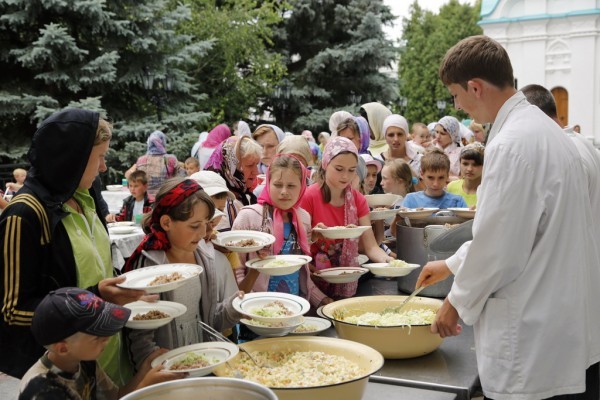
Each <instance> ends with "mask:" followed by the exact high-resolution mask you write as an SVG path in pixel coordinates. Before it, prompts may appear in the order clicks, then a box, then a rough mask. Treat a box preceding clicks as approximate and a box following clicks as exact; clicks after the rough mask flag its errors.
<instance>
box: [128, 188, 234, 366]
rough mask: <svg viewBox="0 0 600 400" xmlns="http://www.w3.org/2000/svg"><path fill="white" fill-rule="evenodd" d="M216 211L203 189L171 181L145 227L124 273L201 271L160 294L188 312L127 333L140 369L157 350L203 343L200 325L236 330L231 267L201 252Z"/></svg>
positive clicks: (131, 352)
mask: <svg viewBox="0 0 600 400" xmlns="http://www.w3.org/2000/svg"><path fill="white" fill-rule="evenodd" d="M214 212H215V206H214V204H213V202H212V201H211V199H210V197H209V196H208V195H207V194H206V193H205V192H204V191H203V190H202V187H201V186H200V185H199V184H198V183H197V182H196V181H195V180H192V179H182V178H175V179H171V180H169V181H167V182H165V184H164V185H163V186H162V187H161V188H160V191H159V192H158V194H157V196H156V202H155V203H154V208H153V210H152V214H150V215H149V216H147V217H146V219H145V220H144V221H143V225H144V228H145V230H146V231H148V230H149V231H150V232H149V233H148V234H147V235H146V237H145V238H144V240H143V241H142V242H141V243H140V245H139V246H138V247H137V249H136V250H135V251H134V252H133V254H132V255H131V257H130V258H129V259H128V260H127V263H126V264H125V266H124V270H125V271H131V270H134V269H139V268H146V267H151V266H155V265H163V264H168V265H171V264H172V266H173V268H174V266H175V265H176V264H196V265H199V266H201V267H202V272H201V273H200V274H199V275H198V276H197V278H194V279H189V281H188V282H187V283H186V284H185V285H183V286H181V287H179V288H177V289H175V290H171V291H168V292H164V293H161V294H160V298H161V300H167V301H173V302H177V303H181V304H183V305H185V306H186V308H187V311H186V312H185V313H184V314H183V315H181V316H179V317H176V318H175V319H174V320H173V321H171V322H170V323H169V324H167V325H165V326H162V327H160V328H158V329H154V330H134V329H132V330H131V331H130V332H129V341H128V343H129V351H130V355H131V357H132V359H133V361H134V363H135V365H136V366H137V367H138V368H139V366H140V363H141V362H142V360H144V359H145V358H146V357H147V356H148V355H149V354H151V353H152V352H154V351H156V350H157V349H158V348H167V349H174V348H177V347H181V346H187V345H190V344H194V343H198V342H201V341H202V340H203V337H202V333H201V331H199V329H198V320H199V319H200V320H202V321H203V322H205V323H206V324H208V325H210V326H212V327H213V328H214V329H216V330H218V331H223V330H226V329H228V328H231V327H233V326H234V325H235V324H236V323H237V322H238V321H239V319H240V318H241V314H239V313H238V312H237V311H235V309H234V308H233V306H232V302H233V300H234V299H235V298H236V297H238V296H241V295H243V293H240V292H239V291H238V288H237V284H236V283H235V278H234V276H233V272H232V270H231V267H226V266H224V265H221V263H223V262H226V261H223V260H226V259H225V258H221V259H220V260H219V265H217V264H216V263H215V260H216V258H215V253H214V252H212V253H210V252H209V251H207V250H206V248H204V247H203V242H204V237H205V236H206V227H207V225H208V223H209V221H210V220H211V218H212V216H213V214H214Z"/></svg>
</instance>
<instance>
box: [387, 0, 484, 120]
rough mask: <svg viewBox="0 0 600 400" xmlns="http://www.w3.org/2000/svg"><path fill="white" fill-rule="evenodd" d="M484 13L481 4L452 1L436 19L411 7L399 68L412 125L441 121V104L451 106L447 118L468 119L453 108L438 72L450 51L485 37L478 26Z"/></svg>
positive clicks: (403, 94)
mask: <svg viewBox="0 0 600 400" xmlns="http://www.w3.org/2000/svg"><path fill="white" fill-rule="evenodd" d="M480 9H481V3H480V1H478V2H477V3H476V4H475V6H471V5H469V4H460V3H459V2H458V1H457V0H450V1H449V2H448V3H447V4H446V5H444V6H443V7H442V8H441V9H440V12H439V14H437V15H436V14H433V13H431V12H430V11H425V10H423V9H422V8H421V7H420V6H419V4H418V3H417V2H416V1H415V2H414V3H413V4H412V5H411V9H410V18H408V19H407V18H405V19H404V21H403V33H402V42H403V43H404V45H403V47H402V49H401V54H400V62H399V65H398V76H399V79H400V93H401V96H404V97H406V98H407V99H408V107H407V110H406V111H405V112H404V114H405V116H406V118H407V119H408V120H409V121H410V122H411V123H412V122H424V123H428V122H431V121H437V120H438V119H439V118H440V112H439V110H438V108H437V106H436V101H437V100H445V101H446V103H447V104H446V109H445V111H444V115H454V116H457V117H458V118H459V119H461V118H465V117H466V115H465V114H464V113H463V112H461V111H457V110H455V109H454V108H453V107H452V106H453V104H452V100H451V98H450V95H449V94H448V90H447V89H446V88H445V87H444V85H443V84H442V82H441V81H440V79H439V76H438V70H439V66H440V63H441V61H442V59H443V57H444V54H446V51H447V50H448V49H449V48H450V47H452V46H453V45H454V44H456V43H457V42H458V41H459V40H461V39H463V38H465V37H467V36H472V35H480V34H482V30H481V28H480V27H479V26H478V25H477V21H478V20H479V10H480Z"/></svg>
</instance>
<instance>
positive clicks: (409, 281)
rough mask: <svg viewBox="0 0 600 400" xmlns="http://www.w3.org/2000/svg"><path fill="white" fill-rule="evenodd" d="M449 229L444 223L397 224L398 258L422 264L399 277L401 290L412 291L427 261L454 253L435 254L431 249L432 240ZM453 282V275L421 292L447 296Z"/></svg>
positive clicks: (443, 257) (442, 258)
mask: <svg viewBox="0 0 600 400" xmlns="http://www.w3.org/2000/svg"><path fill="white" fill-rule="evenodd" d="M448 229H449V228H447V227H446V226H444V225H428V226H426V227H424V228H416V227H411V226H406V225H404V224H402V223H400V222H399V223H398V224H397V225H396V254H397V255H398V259H401V260H404V261H406V262H408V263H414V264H419V265H420V266H421V267H420V268H417V269H415V270H414V271H412V272H411V273H410V274H408V275H406V276H403V277H400V278H398V289H399V290H400V291H402V292H404V293H412V291H413V290H414V289H415V285H416V284H417V278H418V277H419V274H420V273H421V270H422V269H423V266H424V265H425V264H427V262H429V261H434V260H445V259H446V258H448V257H450V256H451V255H452V254H454V251H453V252H448V253H435V254H434V253H432V252H431V251H430V250H429V245H430V244H431V242H432V241H433V240H434V239H435V238H436V237H437V236H438V235H440V234H442V233H444V232H446V231H447V230H448ZM453 282H454V278H453V277H452V276H451V277H449V278H448V279H446V280H443V281H441V282H438V283H436V284H435V285H432V286H428V287H426V288H425V289H423V291H422V292H421V295H422V296H427V297H446V296H447V295H448V293H449V292H450V288H451V287H452V283H453Z"/></svg>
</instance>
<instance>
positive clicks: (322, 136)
mask: <svg viewBox="0 0 600 400" xmlns="http://www.w3.org/2000/svg"><path fill="white" fill-rule="evenodd" d="M330 138H331V135H330V134H329V132H321V133H319V136H318V137H317V140H318V141H319V148H320V149H321V153H323V150H325V145H326V144H327V141H328V140H329V139H330Z"/></svg>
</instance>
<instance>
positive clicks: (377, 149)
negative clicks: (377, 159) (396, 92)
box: [361, 102, 392, 156]
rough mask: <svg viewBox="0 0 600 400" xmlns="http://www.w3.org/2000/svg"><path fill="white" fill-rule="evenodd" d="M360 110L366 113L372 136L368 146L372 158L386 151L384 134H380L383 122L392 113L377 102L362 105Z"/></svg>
mask: <svg viewBox="0 0 600 400" xmlns="http://www.w3.org/2000/svg"><path fill="white" fill-rule="evenodd" d="M361 108H362V109H363V110H365V112H366V113H367V117H368V118H367V119H368V120H369V126H370V127H371V133H372V134H373V138H372V139H371V143H370V144H369V151H370V152H371V154H372V155H374V156H376V155H379V154H381V153H383V152H384V151H386V150H387V149H388V145H387V143H386V142H385V132H382V128H383V121H384V120H385V119H386V118H387V116H388V115H391V114H392V112H391V111H390V110H389V109H388V108H387V107H386V106H384V105H383V104H381V103H377V102H373V103H366V104H363V105H362V107H361Z"/></svg>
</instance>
